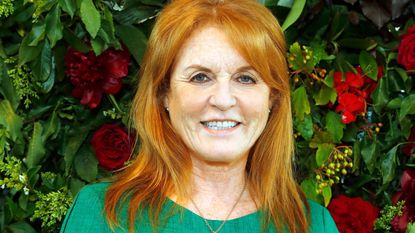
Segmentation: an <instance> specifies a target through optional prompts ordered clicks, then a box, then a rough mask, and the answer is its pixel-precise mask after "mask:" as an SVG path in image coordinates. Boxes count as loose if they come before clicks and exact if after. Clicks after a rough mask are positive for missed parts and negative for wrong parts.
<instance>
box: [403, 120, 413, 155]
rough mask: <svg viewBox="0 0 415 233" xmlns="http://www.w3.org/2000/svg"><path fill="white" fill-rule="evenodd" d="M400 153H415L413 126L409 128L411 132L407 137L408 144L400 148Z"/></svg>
mask: <svg viewBox="0 0 415 233" xmlns="http://www.w3.org/2000/svg"><path fill="white" fill-rule="evenodd" d="M402 153H403V154H404V155H407V156H411V155H415V127H413V128H412V129H411V134H410V135H409V138H408V144H405V146H404V147H403V148H402Z"/></svg>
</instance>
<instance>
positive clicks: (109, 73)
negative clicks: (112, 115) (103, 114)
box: [65, 48, 130, 108]
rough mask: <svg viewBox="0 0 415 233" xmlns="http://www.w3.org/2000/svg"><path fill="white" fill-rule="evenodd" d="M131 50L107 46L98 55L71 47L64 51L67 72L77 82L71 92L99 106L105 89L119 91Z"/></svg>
mask: <svg viewBox="0 0 415 233" xmlns="http://www.w3.org/2000/svg"><path fill="white" fill-rule="evenodd" d="M129 62H130V54H129V53H128V51H127V50H126V49H125V48H124V50H122V51H121V50H114V49H107V50H106V51H105V52H103V53H102V54H101V55H99V56H98V57H97V56H95V54H94V53H93V52H92V51H91V52H88V53H81V52H79V51H76V50H74V49H71V48H70V49H68V51H67V52H66V54H65V65H66V74H67V75H68V76H69V78H70V80H71V83H72V84H73V85H74V86H75V87H74V89H73V90H72V95H73V96H74V97H76V98H79V99H81V104H84V105H88V106H89V107H90V108H96V107H97V106H98V105H99V103H100V102H101V97H102V94H103V93H107V94H116V93H117V92H119V91H120V89H121V86H122V78H123V77H125V76H126V75H127V74H128V63H129Z"/></svg>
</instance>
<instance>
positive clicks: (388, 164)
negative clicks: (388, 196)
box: [381, 145, 399, 185]
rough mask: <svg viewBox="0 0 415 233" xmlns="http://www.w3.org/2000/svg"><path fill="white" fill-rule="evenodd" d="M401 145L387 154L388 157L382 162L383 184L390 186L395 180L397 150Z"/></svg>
mask: <svg viewBox="0 0 415 233" xmlns="http://www.w3.org/2000/svg"><path fill="white" fill-rule="evenodd" d="M398 146H399V145H397V146H394V147H393V148H392V149H390V150H389V151H388V153H386V157H385V158H384V159H383V160H382V165H381V173H382V179H383V184H384V185H385V184H388V183H389V182H391V181H392V180H393V177H394V174H395V168H396V159H395V158H396V150H397V148H398Z"/></svg>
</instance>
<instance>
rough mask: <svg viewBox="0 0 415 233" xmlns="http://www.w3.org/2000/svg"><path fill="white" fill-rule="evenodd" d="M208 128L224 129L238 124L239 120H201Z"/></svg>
mask: <svg viewBox="0 0 415 233" xmlns="http://www.w3.org/2000/svg"><path fill="white" fill-rule="evenodd" d="M201 123H202V124H203V125H204V126H206V127H207V128H208V129H212V130H225V129H230V128H234V127H236V126H237V125H239V124H240V123H239V122H236V121H202V122H201Z"/></svg>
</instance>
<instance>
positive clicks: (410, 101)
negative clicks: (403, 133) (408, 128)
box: [399, 94, 415, 120]
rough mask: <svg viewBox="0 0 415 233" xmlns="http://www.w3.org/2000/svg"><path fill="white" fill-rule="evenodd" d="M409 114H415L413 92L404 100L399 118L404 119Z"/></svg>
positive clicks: (414, 95) (414, 96)
mask: <svg viewBox="0 0 415 233" xmlns="http://www.w3.org/2000/svg"><path fill="white" fill-rule="evenodd" d="M408 114H415V94H411V95H409V96H407V97H405V99H403V100H402V103H401V109H400V110H399V120H402V119H403V118H404V117H405V116H406V115H408Z"/></svg>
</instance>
